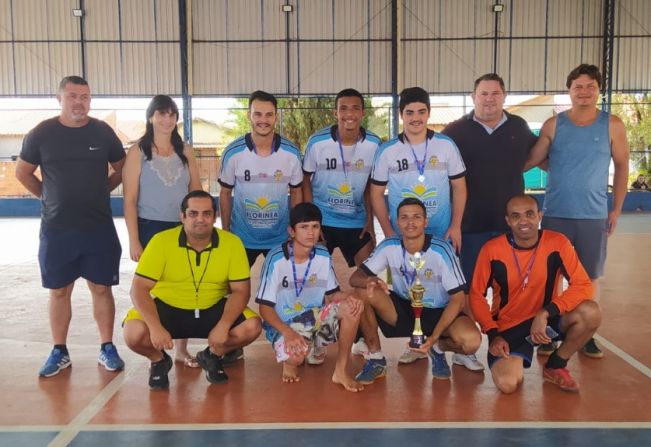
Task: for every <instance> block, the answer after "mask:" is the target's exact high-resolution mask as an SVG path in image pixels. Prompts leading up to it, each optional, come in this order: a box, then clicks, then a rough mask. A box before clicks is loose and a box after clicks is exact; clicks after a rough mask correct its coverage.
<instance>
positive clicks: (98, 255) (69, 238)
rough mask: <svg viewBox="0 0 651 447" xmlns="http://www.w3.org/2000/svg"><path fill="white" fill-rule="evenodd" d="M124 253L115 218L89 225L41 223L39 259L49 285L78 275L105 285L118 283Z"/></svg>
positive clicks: (64, 282) (56, 285)
mask: <svg viewBox="0 0 651 447" xmlns="http://www.w3.org/2000/svg"><path fill="white" fill-rule="evenodd" d="M121 254H122V247H121V246H120V240H119V239H118V235H117V232H116V231H115V226H114V225H113V222H110V224H107V225H103V226H98V227H92V228H87V229H61V228H48V227H47V226H46V225H41V231H40V244H39V247H38V262H39V265H40V267H41V281H42V283H43V287H45V288H46V289H60V288H62V287H65V286H67V285H68V284H71V283H73V282H74V281H75V280H76V279H78V278H84V279H87V280H88V281H91V282H93V283H95V284H100V285H103V286H113V285H116V284H118V283H119V279H120V275H119V272H120V255H121Z"/></svg>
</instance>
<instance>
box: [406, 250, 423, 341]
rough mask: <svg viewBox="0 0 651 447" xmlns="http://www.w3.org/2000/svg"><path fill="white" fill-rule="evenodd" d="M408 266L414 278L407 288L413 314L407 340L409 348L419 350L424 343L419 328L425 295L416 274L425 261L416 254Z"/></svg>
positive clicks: (410, 259) (420, 255)
mask: <svg viewBox="0 0 651 447" xmlns="http://www.w3.org/2000/svg"><path fill="white" fill-rule="evenodd" d="M409 266H410V267H411V268H413V269H414V276H415V277H416V279H415V281H414V284H413V285H412V286H411V287H410V288H409V293H410V294H411V309H412V311H413V312H414V320H415V321H414V332H413V333H412V334H411V340H409V347H410V348H420V346H421V345H422V344H423V343H424V342H425V335H424V334H423V329H422V328H421V326H420V316H421V314H422V313H423V295H424V294H425V287H423V285H422V284H421V282H420V278H419V277H418V272H419V271H420V270H422V269H423V267H425V259H424V258H423V255H422V254H421V253H420V252H416V253H415V254H414V255H413V256H410V257H409Z"/></svg>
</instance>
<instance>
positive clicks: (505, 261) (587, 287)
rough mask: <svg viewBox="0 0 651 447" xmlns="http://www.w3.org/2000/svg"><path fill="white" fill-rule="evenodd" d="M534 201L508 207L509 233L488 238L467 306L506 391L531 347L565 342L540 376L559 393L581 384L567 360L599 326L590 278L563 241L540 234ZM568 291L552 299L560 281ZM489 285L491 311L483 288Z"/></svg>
mask: <svg viewBox="0 0 651 447" xmlns="http://www.w3.org/2000/svg"><path fill="white" fill-rule="evenodd" d="M541 218H542V213H541V212H540V211H539V210H538V202H536V199H534V198H533V197H531V196H527V195H525V194H520V195H516V196H514V197H513V198H511V199H510V200H509V201H508V203H507V205H506V223H507V225H508V226H509V228H510V229H511V231H510V233H507V234H505V235H502V236H498V237H496V238H494V239H491V240H490V241H488V242H487V243H486V244H485V245H484V246H483V247H482V249H481V251H480V252H479V257H478V258H477V264H476V266H475V273H474V276H473V279H472V287H471V290H470V304H471V306H472V311H473V314H474V315H475V318H476V319H477V322H478V323H479V324H480V325H481V328H482V331H483V332H485V333H486V334H488V340H489V348H488V366H489V367H490V369H491V373H492V375H493V381H494V382H495V385H497V387H498V388H499V389H500V391H502V392H504V393H512V392H514V391H515V390H516V389H517V388H518V386H519V385H520V384H521V383H522V380H523V378H524V368H529V367H530V366H531V358H532V355H533V348H534V345H541V344H547V343H551V342H552V341H555V340H561V339H562V340H563V344H562V345H561V346H560V347H559V348H558V349H556V350H555V351H554V352H553V353H552V354H551V356H550V357H549V360H548V361H547V364H546V365H545V367H544V368H543V378H544V379H545V380H546V381H548V382H551V383H554V384H556V385H558V386H559V387H560V388H561V389H562V390H565V391H573V392H576V391H578V390H579V385H578V384H577V383H576V381H575V380H574V379H573V378H572V376H571V375H570V372H569V371H568V369H567V368H566V365H567V361H568V360H569V359H570V357H571V356H572V355H574V353H575V352H576V351H577V350H579V349H581V347H583V346H584V345H585V344H586V342H587V341H588V340H590V338H591V337H592V335H593V334H594V333H595V331H596V330H597V328H598V327H599V323H600V322H601V313H600V311H599V306H598V305H597V303H595V302H594V301H592V300H591V299H590V297H591V296H592V284H591V282H590V278H589V277H588V275H587V273H586V272H585V270H584V268H583V266H582V265H581V263H580V262H579V258H578V256H577V254H576V252H575V251H574V248H573V247H572V244H570V242H569V240H568V239H567V238H566V237H565V236H563V235H562V234H561V233H557V232H555V231H551V230H539V229H538V227H539V224H540V219H541ZM561 274H562V275H563V276H564V277H565V279H567V281H568V282H569V288H568V289H567V290H565V291H564V292H563V293H561V294H560V295H558V294H557V287H556V286H555V285H556V284H557V283H558V280H559V276H560V275H561ZM489 287H492V288H493V304H492V306H491V307H489V305H488V302H487V301H486V291H487V290H488V288H489Z"/></svg>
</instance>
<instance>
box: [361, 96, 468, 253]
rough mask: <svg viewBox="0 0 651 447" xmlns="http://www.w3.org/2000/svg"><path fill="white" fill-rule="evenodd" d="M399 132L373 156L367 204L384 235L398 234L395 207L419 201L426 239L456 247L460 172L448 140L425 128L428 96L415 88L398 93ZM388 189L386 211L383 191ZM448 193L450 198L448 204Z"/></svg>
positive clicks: (462, 200) (462, 188) (461, 203)
mask: <svg viewBox="0 0 651 447" xmlns="http://www.w3.org/2000/svg"><path fill="white" fill-rule="evenodd" d="M399 108H400V117H401V118H402V122H403V126H404V132H403V133H401V134H400V135H398V137H397V138H394V139H392V140H390V141H387V142H386V143H384V144H382V146H381V147H380V149H379V150H378V151H377V154H376V156H375V160H374V162H373V170H372V172H371V188H370V195H371V204H372V205H373V213H374V214H375V216H376V217H377V219H378V222H379V223H380V226H381V227H382V231H383V232H384V234H385V235H386V236H393V235H395V234H397V233H399V228H398V225H397V222H396V221H395V220H393V221H391V220H390V216H397V213H396V210H397V208H398V204H399V203H400V202H401V201H402V200H403V199H405V198H407V197H413V198H416V199H419V200H420V201H421V202H423V204H424V205H425V208H426V209H427V219H428V221H429V224H428V226H427V229H426V231H427V234H431V235H433V236H436V237H438V238H442V239H444V240H448V239H449V240H451V242H452V245H453V246H454V248H455V250H456V251H457V252H459V250H460V248H461V219H462V217H463V210H464V207H465V204H466V180H465V178H464V177H465V175H466V167H465V165H464V164H463V160H462V158H461V155H460V153H459V149H458V148H457V146H456V145H455V144H454V142H453V141H452V139H450V138H449V137H447V136H445V135H441V134H438V133H435V132H434V131H432V130H429V129H428V128H427V120H428V119H429V114H430V102H429V95H428V94H427V92H426V91H425V90H423V89H422V88H420V87H411V88H406V89H404V90H403V91H402V92H401V93H400V105H399ZM385 189H388V190H389V208H388V210H387V206H386V203H385V201H384V191H385ZM450 190H451V191H452V199H451V200H450Z"/></svg>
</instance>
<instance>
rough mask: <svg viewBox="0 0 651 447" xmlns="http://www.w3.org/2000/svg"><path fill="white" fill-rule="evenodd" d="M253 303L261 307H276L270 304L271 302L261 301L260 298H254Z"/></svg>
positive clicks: (274, 304)
mask: <svg viewBox="0 0 651 447" xmlns="http://www.w3.org/2000/svg"><path fill="white" fill-rule="evenodd" d="M255 302H256V303H258V304H261V305H263V306H269V307H276V303H272V302H271V301H266V300H263V299H262V298H256V299H255Z"/></svg>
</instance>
